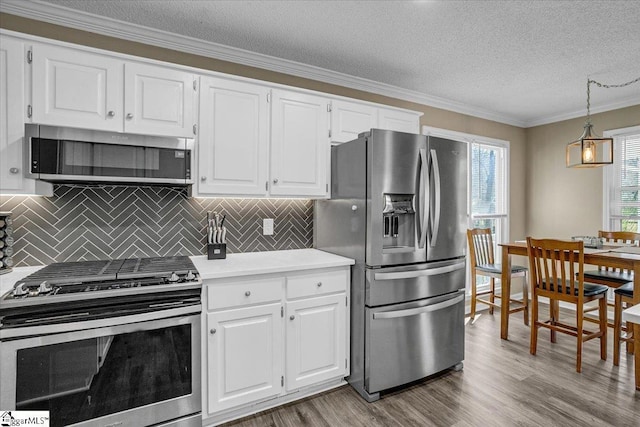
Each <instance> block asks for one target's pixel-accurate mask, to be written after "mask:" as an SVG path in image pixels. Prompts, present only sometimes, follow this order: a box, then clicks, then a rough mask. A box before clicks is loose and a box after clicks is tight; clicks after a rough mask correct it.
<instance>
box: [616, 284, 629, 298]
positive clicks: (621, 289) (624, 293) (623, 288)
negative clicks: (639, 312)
mask: <svg viewBox="0 0 640 427" xmlns="http://www.w3.org/2000/svg"><path fill="white" fill-rule="evenodd" d="M613 292H615V293H616V294H620V295H622V296H625V297H629V298H633V282H629V283H627V284H625V285H622V286H620V287H619V288H616V289H615V290H614V291H613Z"/></svg>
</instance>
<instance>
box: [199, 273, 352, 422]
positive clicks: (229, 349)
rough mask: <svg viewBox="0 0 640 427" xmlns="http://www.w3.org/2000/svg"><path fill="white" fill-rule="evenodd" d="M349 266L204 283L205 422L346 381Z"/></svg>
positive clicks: (227, 418) (232, 417)
mask: <svg viewBox="0 0 640 427" xmlns="http://www.w3.org/2000/svg"><path fill="white" fill-rule="evenodd" d="M349 278H350V267H348V266H346V267H332V268H323V269H314V270H307V271H298V272H290V273H282V274H265V275H254V276H248V277H242V278H225V279H211V280H205V281H204V284H203V286H204V295H205V301H203V303H204V304H203V305H204V306H205V307H206V310H207V311H206V313H205V314H204V315H203V323H204V326H205V328H204V330H205V332H204V336H203V363H202V366H203V372H204V379H205V380H204V381H203V425H216V424H219V423H222V422H226V421H229V420H232V419H235V418H239V417H242V416H245V415H249V414H251V413H255V412H257V411H260V410H263V409H266V408H269V407H273V406H277V405H279V404H283V403H286V402H289V401H292V400H295V399H300V398H303V397H306V396H309V395H312V394H315V393H318V392H321V391H322V390H327V389H330V388H332V387H335V386H337V385H340V384H343V383H344V378H345V377H346V376H347V375H348V374H349V369H348V358H349V352H348V349H349V345H348V342H349V320H348V319H349V315H348V313H349V305H348V304H349V302H348V299H347V295H348V292H349V280H350V279H349Z"/></svg>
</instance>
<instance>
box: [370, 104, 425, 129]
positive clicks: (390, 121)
mask: <svg viewBox="0 0 640 427" xmlns="http://www.w3.org/2000/svg"><path fill="white" fill-rule="evenodd" d="M378 127H380V129H388V130H396V131H400V132H407V133H420V116H419V115H417V114H414V113H409V112H404V111H398V110H387V109H385V108H381V109H380V110H379V112H378Z"/></svg>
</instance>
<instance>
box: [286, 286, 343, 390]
mask: <svg viewBox="0 0 640 427" xmlns="http://www.w3.org/2000/svg"><path fill="white" fill-rule="evenodd" d="M345 313H346V296H345V293H340V294H336V295H328V296H323V297H317V298H308V299H303V300H299V301H292V302H287V314H286V318H285V319H286V320H285V321H286V336H287V343H286V371H287V372H286V383H287V391H290V390H295V389H298V388H300V387H304V386H307V385H311V384H314V383H317V382H320V381H324V380H329V379H332V378H339V377H341V376H344V375H345V374H346V369H347V366H346V363H347V356H346V346H345V343H346V338H345V334H346V328H347V323H346V322H345Z"/></svg>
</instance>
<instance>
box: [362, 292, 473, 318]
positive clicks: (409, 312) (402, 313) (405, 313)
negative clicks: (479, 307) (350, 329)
mask: <svg viewBox="0 0 640 427" xmlns="http://www.w3.org/2000/svg"><path fill="white" fill-rule="evenodd" d="M463 300H464V294H461V295H458V296H457V297H455V298H451V299H448V300H446V301H443V302H439V303H437V304H432V305H427V306H424V307H417V308H410V309H406V310H396V311H383V312H381V313H373V318H374V320H375V319H395V318H398V317H409V316H415V315H417V314H422V313H429V312H431V311H436V310H442V309H443V308H447V307H451V306H452V305H455V304H458V303H459V302H460V301H463Z"/></svg>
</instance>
